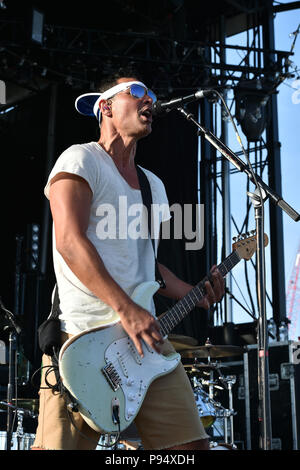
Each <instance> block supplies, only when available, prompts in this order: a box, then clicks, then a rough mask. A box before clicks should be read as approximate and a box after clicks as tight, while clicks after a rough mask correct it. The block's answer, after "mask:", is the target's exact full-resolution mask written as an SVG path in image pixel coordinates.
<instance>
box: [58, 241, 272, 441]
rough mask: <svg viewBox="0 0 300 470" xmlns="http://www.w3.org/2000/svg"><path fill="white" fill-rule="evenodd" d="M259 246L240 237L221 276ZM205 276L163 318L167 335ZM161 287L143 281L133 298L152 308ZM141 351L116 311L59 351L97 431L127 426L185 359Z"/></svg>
mask: <svg viewBox="0 0 300 470" xmlns="http://www.w3.org/2000/svg"><path fill="white" fill-rule="evenodd" d="M267 243H268V238H267V236H266V235H265V245H267ZM255 250H256V236H251V237H248V238H243V239H239V240H238V241H237V242H236V243H234V244H233V252H232V253H231V254H230V255H229V256H228V257H227V258H226V259H225V260H224V261H223V262H222V263H221V264H220V265H219V266H218V269H219V271H220V273H221V274H222V276H223V277H225V276H226V274H227V273H228V272H229V271H230V270H231V269H232V268H233V267H234V266H235V265H236V264H237V263H238V262H239V261H240V260H241V259H246V260H249V259H250V258H251V257H252V255H253V253H254V252H255ZM206 279H207V278H205V279H204V280H203V281H201V282H200V283H199V284H197V286H195V287H194V288H193V289H192V290H191V291H190V292H189V293H188V294H187V295H186V296H185V297H184V298H183V299H181V300H180V301H179V302H177V304H176V305H174V306H173V307H172V308H170V309H169V310H168V311H167V312H165V313H163V314H162V315H161V316H160V317H159V319H158V321H159V323H160V326H161V332H162V335H163V336H164V337H166V336H167V335H168V333H170V332H171V331H172V329H173V328H174V327H175V326H176V325H178V324H179V323H180V322H181V321H182V320H183V319H184V318H185V316H186V315H187V314H188V313H190V312H191V310H193V308H194V307H195V306H196V304H197V303H198V302H199V301H200V300H201V299H202V298H203V297H204V296H205V288H204V282H205V280H206ZM159 288H160V286H159V284H158V283H157V282H155V281H154V282H144V283H142V284H140V285H139V286H138V287H137V288H136V289H135V290H134V292H133V295H132V299H133V300H134V301H135V302H136V303H137V304H139V305H141V306H142V307H143V308H145V309H147V310H149V309H150V303H151V300H152V297H153V295H154V293H155V292H156V291H157V290H158V289H159ZM113 313H114V312H113ZM143 352H144V357H143V358H141V357H140V356H139V354H138V353H137V350H136V348H135V346H134V345H133V342H132V341H131V339H130V338H129V336H128V335H127V333H126V332H125V330H124V329H123V328H122V325H121V322H120V319H119V316H118V315H117V314H116V313H114V317H113V320H112V321H111V322H110V323H109V324H107V323H106V324H104V323H103V325H101V324H100V325H99V326H97V327H95V328H91V329H89V330H85V331H83V332H81V333H79V334H77V335H75V336H73V337H72V338H70V339H69V340H67V341H66V342H65V343H64V344H63V346H62V348H61V351H60V355H59V371H60V376H61V378H62V380H63V384H64V386H65V388H66V389H67V390H68V391H69V393H70V394H71V396H72V397H73V398H74V401H75V402H76V404H77V408H78V411H79V412H80V414H81V415H82V416H83V418H84V419H85V421H86V422H87V423H88V424H89V425H90V426H91V427H92V428H93V429H95V430H96V431H100V432H104V433H117V432H120V431H123V430H124V429H126V428H127V427H128V426H129V425H130V424H131V423H132V421H133V420H134V418H135V416H136V415H137V413H138V411H139V409H140V407H141V405H142V402H143V400H144V397H145V394H146V392H147V390H148V388H149V386H150V384H151V383H152V382H153V381H154V380H155V379H156V378H158V377H160V376H162V375H165V374H168V373H169V372H171V371H172V370H174V369H175V367H176V366H177V365H178V363H179V362H180V360H181V357H180V354H178V353H172V354H170V355H168V356H164V355H162V354H158V353H157V352H155V351H154V350H153V349H152V348H150V347H149V346H148V345H147V344H145V343H144V342H143ZM114 412H115V413H114Z"/></svg>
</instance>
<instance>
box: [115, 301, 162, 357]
mask: <svg viewBox="0 0 300 470" xmlns="http://www.w3.org/2000/svg"><path fill="white" fill-rule="evenodd" d="M119 316H120V319H121V323H122V326H123V328H124V330H125V331H126V333H127V334H128V335H129V337H130V338H131V340H132V341H133V344H134V345H135V347H136V349H137V352H138V353H139V355H140V356H141V357H143V349H142V343H141V341H142V340H143V341H144V342H145V343H147V344H148V345H149V346H150V347H151V348H153V349H154V350H155V351H156V352H158V353H160V352H161V351H160V348H159V345H160V344H163V342H164V340H163V337H162V335H161V333H160V325H159V322H158V321H157V320H156V319H155V318H154V317H153V315H151V314H150V313H149V312H148V311H147V310H145V309H144V308H142V307H140V306H139V305H137V304H135V303H134V302H132V304H130V305H129V306H128V308H127V309H126V312H124V313H122V314H120V313H119Z"/></svg>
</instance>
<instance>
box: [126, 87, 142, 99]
mask: <svg viewBox="0 0 300 470" xmlns="http://www.w3.org/2000/svg"><path fill="white" fill-rule="evenodd" d="M145 92H146V90H145V88H144V87H143V86H141V85H131V86H130V93H131V95H132V96H134V98H138V99H139V98H143V96H144V95H145Z"/></svg>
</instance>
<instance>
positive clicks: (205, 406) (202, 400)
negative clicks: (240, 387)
mask: <svg viewBox="0 0 300 470" xmlns="http://www.w3.org/2000/svg"><path fill="white" fill-rule="evenodd" d="M169 340H170V341H171V343H172V344H173V346H174V348H175V349H176V350H177V351H178V352H180V354H181V357H182V362H183V365H184V368H185V369H186V372H187V374H188V376H189V379H190V382H191V385H192V388H193V392H194V396H195V400H196V405H197V408H198V413H199V416H200V419H201V421H202V424H203V426H204V428H205V430H206V432H207V434H208V435H209V434H210V431H211V430H213V428H214V427H215V430H216V431H217V434H218V435H219V437H218V441H217V442H215V441H214V440H211V441H210V448H211V450H234V449H236V445H235V440H234V422H233V417H234V416H235V414H236V412H235V411H234V408H233V391H232V388H233V386H234V384H235V382H236V376H234V375H224V374H223V373H222V369H223V368H224V367H226V366H225V365H224V363H223V364H221V363H219V362H218V361H217V360H218V359H223V358H231V357H233V356H238V355H241V354H243V352H244V349H243V348H242V347H239V346H230V345H221V346H216V345H213V344H212V343H211V342H210V340H209V339H207V340H206V342H205V344H204V345H203V346H201V345H197V344H195V342H196V340H195V339H194V338H191V337H187V336H179V335H169ZM204 359H205V360H206V362H202V361H203V360H204ZM218 389H219V390H224V389H225V390H226V391H227V394H228V408H226V407H224V406H223V405H222V404H221V403H220V402H219V401H216V400H215V396H216V391H217V390H218ZM217 422H218V427H217V426H216V423H217ZM220 423H221V426H220ZM220 428H221V429H220ZM212 434H213V433H212ZM220 439H221V440H220ZM220 442H221V443H220Z"/></svg>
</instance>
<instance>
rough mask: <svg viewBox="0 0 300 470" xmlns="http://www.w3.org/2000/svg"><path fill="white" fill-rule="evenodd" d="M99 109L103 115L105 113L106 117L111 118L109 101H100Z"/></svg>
mask: <svg viewBox="0 0 300 470" xmlns="http://www.w3.org/2000/svg"><path fill="white" fill-rule="evenodd" d="M99 108H100V111H101V113H103V114H104V115H105V116H111V105H110V104H109V102H108V101H105V100H103V101H100V103H99Z"/></svg>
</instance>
